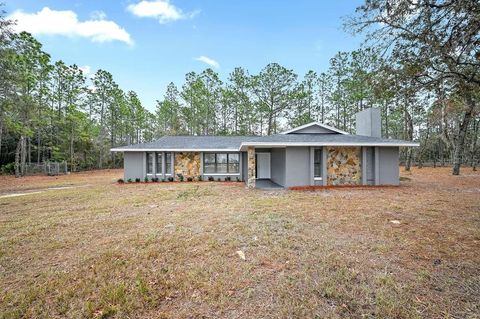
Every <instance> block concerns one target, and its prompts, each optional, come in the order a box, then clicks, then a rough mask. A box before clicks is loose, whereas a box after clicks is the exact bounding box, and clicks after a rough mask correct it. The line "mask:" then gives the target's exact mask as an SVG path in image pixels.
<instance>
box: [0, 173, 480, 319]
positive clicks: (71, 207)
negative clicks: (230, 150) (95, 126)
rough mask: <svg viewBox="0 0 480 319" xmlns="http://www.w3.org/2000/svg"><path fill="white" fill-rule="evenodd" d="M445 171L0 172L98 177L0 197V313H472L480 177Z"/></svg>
mask: <svg viewBox="0 0 480 319" xmlns="http://www.w3.org/2000/svg"><path fill="white" fill-rule="evenodd" d="M449 174H450V170H449V169H447V168H436V169H433V168H424V169H414V170H413V172H412V173H404V172H402V176H404V177H407V178H408V179H409V180H405V179H404V180H405V181H403V182H402V186H400V187H397V188H385V189H382V188H372V189H338V190H335V189H328V190H317V191H311V192H299V191H260V190H255V191H249V190H246V189H245V188H244V187H243V186H242V185H241V184H237V183H231V184H225V183H215V182H213V183H208V182H204V183H181V184H180V183H179V184H138V185H118V184H116V183H115V180H116V179H117V178H118V177H120V176H121V175H122V172H121V171H116V170H111V171H99V172H94V173H82V174H72V175H69V176H61V177H57V178H55V177H29V178H25V179H16V180H15V179H12V178H5V177H2V178H1V179H0V193H8V192H12V191H26V190H33V189H36V190H39V189H44V188H47V187H52V186H66V185H71V184H73V185H89V186H87V187H80V188H72V189H62V190H48V191H44V192H40V193H35V194H29V195H25V196H21V197H12V198H0V317H4V318H23V317H31V318H64V317H69V318H79V317H85V318H90V317H99V318H101V317H103V318H106V317H117V318H198V317H203V318H219V317H220V318H240V317H242V318H315V317H316V318H324V317H327V318H352V317H353V318H361V317H366V318H449V317H452V318H453V317H457V318H478V317H479V315H480V306H479V302H478V301H479V300H480V267H479V264H480V249H479V247H480V174H479V173H475V172H471V170H468V169H464V170H463V172H462V174H463V175H462V176H450V175H449ZM391 220H399V221H400V224H394V223H391ZM238 250H242V251H243V252H244V253H245V255H246V260H242V259H240V258H239V256H238V255H237V254H236V251H238Z"/></svg>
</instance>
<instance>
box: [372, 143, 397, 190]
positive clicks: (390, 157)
mask: <svg viewBox="0 0 480 319" xmlns="http://www.w3.org/2000/svg"><path fill="white" fill-rule="evenodd" d="M377 149H378V164H379V165H378V177H379V178H378V183H379V184H380V185H398V184H399V183H400V176H399V174H400V173H399V168H398V165H399V159H398V147H378V148H377Z"/></svg>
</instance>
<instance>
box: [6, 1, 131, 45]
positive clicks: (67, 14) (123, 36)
mask: <svg viewBox="0 0 480 319" xmlns="http://www.w3.org/2000/svg"><path fill="white" fill-rule="evenodd" d="M8 18H9V19H12V20H16V21H17V25H16V26H15V30H16V31H17V32H21V31H27V32H30V33H32V34H34V35H40V34H46V35H63V36H68V37H83V38H87V39H90V40H92V41H93V42H109V41H121V42H125V43H127V44H129V45H132V44H133V40H132V38H131V37H130V34H128V32H127V31H125V29H123V28H122V27H120V26H119V25H118V24H116V23H115V22H113V21H109V20H105V19H104V18H105V15H104V14H103V16H102V14H101V13H100V14H96V18H95V19H93V20H86V21H79V20H78V17H77V14H76V13H75V12H73V11H70V10H65V11H56V10H51V9H50V8H48V7H44V8H43V9H42V10H40V11H38V12H37V13H25V12H23V11H21V10H17V11H15V12H13V13H12V14H11V15H10V16H9V17H8Z"/></svg>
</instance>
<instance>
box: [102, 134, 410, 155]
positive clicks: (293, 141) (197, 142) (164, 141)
mask: <svg viewBox="0 0 480 319" xmlns="http://www.w3.org/2000/svg"><path fill="white" fill-rule="evenodd" d="M248 145H252V146H257V147H259V146H260V147H261V146H264V147H268V146H277V147H278V146H289V145H290V146H308V145H311V146H321V145H325V146H335V145H339V146H340V145H342V146H349V145H350V146H418V144H417V143H413V142H408V141H402V140H393V139H384V138H377V137H371V136H362V135H344V134H276V135H270V136H164V137H162V138H160V139H158V140H156V141H153V142H149V143H141V144H134V145H128V146H122V147H116V148H112V149H111V150H112V151H118V152H123V151H137V150H138V151H154V150H168V151H177V150H178V151H182V150H184V151H187V150H229V151H238V150H240V149H241V150H243V149H245V148H246V146H248Z"/></svg>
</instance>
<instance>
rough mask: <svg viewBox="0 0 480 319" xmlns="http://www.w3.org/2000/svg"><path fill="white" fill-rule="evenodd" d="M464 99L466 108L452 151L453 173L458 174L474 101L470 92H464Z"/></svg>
mask: <svg viewBox="0 0 480 319" xmlns="http://www.w3.org/2000/svg"><path fill="white" fill-rule="evenodd" d="M465 101H466V104H467V110H466V111H465V114H464V116H463V120H462V123H460V128H459V130H458V134H457V136H455V138H454V151H453V169H452V174H453V175H460V165H461V164H462V154H463V148H464V144H465V135H466V134H467V129H468V125H469V124H470V120H471V119H472V114H473V109H474V107H475V101H474V100H473V97H472V95H471V92H468V91H467V92H466V93H465Z"/></svg>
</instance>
